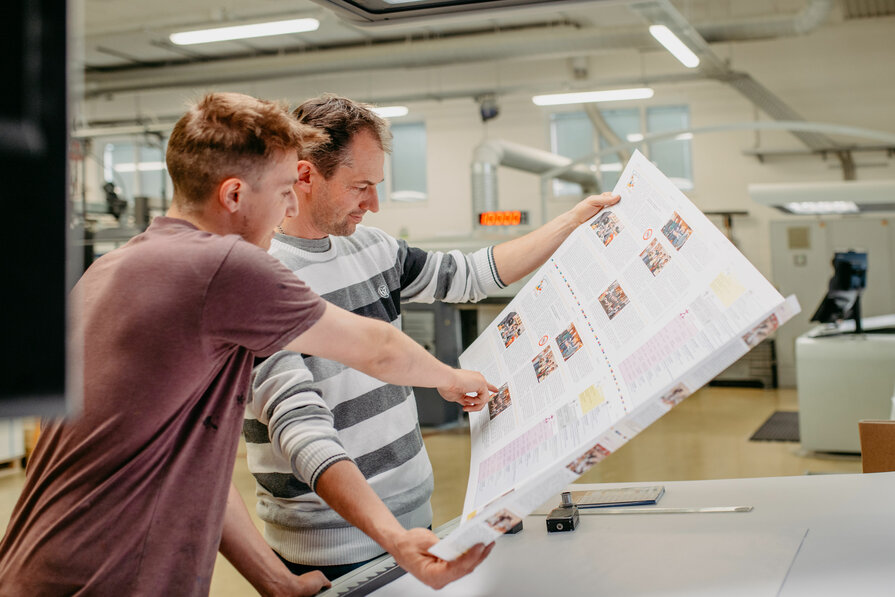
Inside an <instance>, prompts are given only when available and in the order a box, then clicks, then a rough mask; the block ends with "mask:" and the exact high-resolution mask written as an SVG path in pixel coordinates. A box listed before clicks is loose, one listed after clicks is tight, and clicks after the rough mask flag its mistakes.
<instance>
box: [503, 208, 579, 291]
mask: <svg viewBox="0 0 895 597" xmlns="http://www.w3.org/2000/svg"><path fill="white" fill-rule="evenodd" d="M578 224H579V222H578V221H577V220H576V219H575V216H574V214H573V213H572V212H570V211H569V212H566V213H564V214H562V215H559V216H557V217H555V218H553V219H552V220H550V221H549V222H548V223H547V224H545V225H543V226H541V227H540V228H538V229H537V230H532V231H531V232H529V233H528V234H526V235H524V236H520V237H519V238H515V239H513V240H510V241H507V242H505V243H501V244H499V245H497V246H495V247H494V263H495V264H496V265H497V272H498V274H499V275H500V279H501V280H503V282H504V283H505V284H512V283H513V282H516V281H517V280H520V279H522V278H523V277H524V276H526V275H528V274H529V273H531V272H532V271H534V270H535V269H536V268H538V267H540V266H541V265H543V264H544V262H545V261H547V258H549V257H550V256H551V255H552V254H553V252H554V251H556V249H557V248H558V247H559V245H561V244H562V242H563V241H564V240H565V239H566V238H567V237H568V236H569V234H571V233H572V231H573V230H575V228H577V227H578Z"/></svg>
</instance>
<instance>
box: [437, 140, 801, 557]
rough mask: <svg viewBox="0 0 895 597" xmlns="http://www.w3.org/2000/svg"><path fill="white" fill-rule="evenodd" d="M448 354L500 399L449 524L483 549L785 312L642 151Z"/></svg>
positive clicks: (459, 542) (477, 431)
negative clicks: (470, 337) (455, 352)
mask: <svg viewBox="0 0 895 597" xmlns="http://www.w3.org/2000/svg"><path fill="white" fill-rule="evenodd" d="M615 193H616V194H619V195H621V201H620V202H619V203H617V204H616V205H613V206H611V207H609V208H604V209H603V210H602V211H601V212H600V213H598V214H597V215H596V216H595V217H594V218H593V219H592V220H590V221H589V222H586V223H585V224H582V225H581V226H580V227H579V228H578V229H577V230H576V231H575V232H574V233H573V234H572V235H571V236H570V237H569V238H568V239H566V241H565V242H564V243H563V244H562V245H561V246H560V247H559V249H557V251H556V252H555V253H554V254H553V256H552V257H551V258H550V259H549V260H548V261H547V263H546V264H545V265H544V266H542V267H541V269H540V270H538V271H537V272H536V273H535V275H534V276H533V277H532V279H531V280H530V281H529V282H528V283H527V284H526V285H525V286H524V287H523V288H522V290H521V291H520V292H519V294H518V295H517V296H516V297H515V298H514V299H513V300H512V301H511V302H510V304H509V305H507V307H506V308H505V309H504V310H503V312H501V314H500V315H499V316H498V317H497V319H496V320H495V321H494V322H493V323H492V324H491V325H490V326H489V328H488V330H487V331H486V332H485V333H483V334H482V335H481V336H480V337H479V338H478V339H477V340H476V341H475V342H474V343H473V344H472V345H471V346H470V347H469V348H468V349H467V350H466V351H465V352H464V353H463V354H462V355H461V356H460V365H461V366H462V367H464V368H466V369H475V370H479V371H481V372H482V373H483V374H484V375H485V378H486V379H488V381H490V382H491V383H493V384H495V385H497V386H498V387H499V389H500V391H499V392H498V393H497V395H496V396H494V397H493V398H492V399H491V401H490V402H489V403H488V407H487V408H486V409H484V410H482V411H480V412H477V413H470V431H471V434H470V435H471V442H472V457H471V462H470V469H469V485H468V487H467V490H466V501H465V504H464V507H463V516H462V521H463V523H462V524H461V525H460V526H459V527H458V528H457V529H456V530H455V531H454V532H453V533H451V534H450V535H449V536H447V537H446V538H445V539H443V540H442V541H440V542H439V543H437V544H436V545H435V546H433V547H432V548H431V550H430V551H431V552H432V553H433V554H435V555H437V556H438V557H441V558H443V559H447V560H452V559H454V558H456V557H457V556H459V555H460V554H462V553H463V552H464V551H466V550H467V549H468V548H469V547H471V546H472V545H475V544H476V543H481V542H484V543H490V542H491V541H493V540H494V539H495V538H496V537H497V536H499V535H500V534H502V533H504V532H506V531H507V530H509V529H511V528H512V527H513V526H515V525H516V523H517V522H519V520H521V519H522V518H523V517H524V516H526V515H527V514H528V513H530V512H531V511H532V510H534V509H535V508H537V507H538V506H539V505H540V504H541V503H543V502H544V501H546V500H547V499H549V498H550V497H551V496H554V495H556V494H557V493H559V492H560V491H562V490H563V488H565V487H566V486H567V485H568V484H569V483H571V482H573V481H574V480H575V479H576V478H578V477H579V476H580V475H581V474H582V473H584V472H585V471H586V470H587V469H589V468H590V467H592V466H593V465H594V464H596V463H598V462H600V461H601V460H602V459H603V458H605V457H606V456H608V455H609V454H611V453H612V452H614V451H615V450H617V449H618V448H619V447H621V446H622V445H623V444H624V443H625V442H627V441H628V440H629V439H631V438H632V437H634V436H635V435H637V434H638V433H640V432H641V431H642V430H643V429H645V428H646V427H647V426H649V425H650V424H651V423H652V422H653V421H655V420H656V419H658V418H659V417H661V416H662V415H663V414H665V413H666V412H668V411H669V410H670V409H671V408H672V407H673V406H675V405H676V404H678V403H679V402H680V401H681V400H683V399H684V398H686V397H687V396H688V395H690V394H691V393H692V392H694V391H695V390H696V389H698V388H699V387H701V386H702V385H704V384H705V383H707V382H708V381H710V380H711V379H712V378H713V377H715V376H716V375H718V374H719V373H720V372H721V371H723V370H724V369H726V368H727V367H728V366H730V365H731V364H732V363H733V362H734V361H736V360H737V359H738V358H740V357H741V356H743V355H744V354H745V353H746V352H747V351H749V349H751V348H752V347H753V346H755V345H756V344H758V343H759V342H760V341H761V340H762V339H764V338H765V337H767V336H768V334H770V333H772V332H773V331H774V330H775V329H777V327H778V326H779V325H781V324H782V323H784V322H785V321H786V320H788V319H789V318H790V317H792V316H793V315H795V314H796V313H798V311H799V307H798V303H797V302H796V301H795V298H794V297H791V298H790V299H789V300H784V299H783V297H782V296H781V295H780V294H779V293H778V292H777V291H776V290H775V289H774V287H773V286H772V285H771V284H770V283H769V282H768V281H767V280H766V279H765V278H764V277H763V276H762V275H761V274H760V273H759V272H758V270H756V269H755V267H753V266H752V264H751V263H749V261H748V260H747V259H746V258H745V257H744V256H743V255H742V254H741V253H740V252H739V251H738V250H737V249H736V247H734V246H733V244H732V243H731V242H730V241H729V240H728V239H727V238H726V237H725V236H724V235H723V234H722V233H721V232H720V231H719V230H718V229H717V228H716V227H715V226H714V225H713V224H712V223H711V222H710V221H709V220H708V219H707V218H706V217H705V215H704V214H703V213H702V212H700V211H699V209H698V208H697V207H696V206H695V205H693V204H692V203H691V202H690V200H689V199H687V197H686V196H684V194H683V193H681V192H680V191H679V190H678V189H677V188H676V187H675V186H674V185H673V184H672V183H671V182H670V181H669V180H668V179H667V178H666V177H665V176H664V175H663V174H662V173H661V172H659V170H658V169H657V168H656V167H655V166H654V165H653V164H652V163H650V162H649V161H648V160H647V159H646V158H645V157H644V156H643V155H642V154H641V153H640V152H635V154H634V156H633V157H632V158H631V160H630V161H629V162H628V164H627V166H626V168H625V170H624V172H623V173H622V176H621V178H620V179H619V183H618V185H616V187H615Z"/></svg>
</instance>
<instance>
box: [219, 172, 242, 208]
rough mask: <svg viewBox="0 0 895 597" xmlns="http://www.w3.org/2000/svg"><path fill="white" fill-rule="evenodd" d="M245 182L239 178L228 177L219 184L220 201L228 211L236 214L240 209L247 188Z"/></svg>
mask: <svg viewBox="0 0 895 597" xmlns="http://www.w3.org/2000/svg"><path fill="white" fill-rule="evenodd" d="M245 188H246V185H245V183H244V182H243V181H242V180H240V179H238V178H228V179H226V180H224V181H223V182H222V183H221V184H220V185H219V186H218V196H217V200H218V203H220V204H221V207H223V208H224V209H225V210H227V213H230V214H234V213H236V212H237V211H239V206H240V201H241V199H242V193H243V191H244V190H245Z"/></svg>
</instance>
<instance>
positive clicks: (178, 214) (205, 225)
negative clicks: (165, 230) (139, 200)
mask: <svg viewBox="0 0 895 597" xmlns="http://www.w3.org/2000/svg"><path fill="white" fill-rule="evenodd" d="M165 216H167V217H169V218H177V219H178V220H186V221H187V222H189V223H190V224H192V225H193V226H195V227H196V228H198V229H199V230H204V231H205V232H212V233H214V234H221V235H225V234H228V233H229V231H225V230H222V229H221V226H220V225H217V224H216V223H215V222H214V221H212V218H209V217H208V216H207V215H206V214H205V213H204V212H201V211H193V210H189V211H187V210H184V209H181V207H180V206H179V205H177V204H174V203H172V204H171V207H169V208H168V211H167V212H166V213H165Z"/></svg>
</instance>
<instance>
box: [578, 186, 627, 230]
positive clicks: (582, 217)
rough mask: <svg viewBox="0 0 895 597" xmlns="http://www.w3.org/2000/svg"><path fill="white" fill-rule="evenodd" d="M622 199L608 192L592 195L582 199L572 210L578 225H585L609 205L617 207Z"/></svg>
mask: <svg viewBox="0 0 895 597" xmlns="http://www.w3.org/2000/svg"><path fill="white" fill-rule="evenodd" d="M620 199H621V197H620V196H619V195H613V194H612V192H611V191H606V192H605V193H602V194H600V195H591V196H590V197H586V198H584V199H582V200H581V201H580V202H579V203H578V204H577V205H576V206H575V207H573V208H572V209H571V212H572V215H573V216H574V218H575V222H576V224H583V223H584V222H586V221H588V220H589V219H591V218H592V217H594V216H595V215H596V214H597V213H598V212H599V211H600V210H601V209H603V208H604V207H606V206H608V205H615V204H616V203H618V202H619V200H620Z"/></svg>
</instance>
